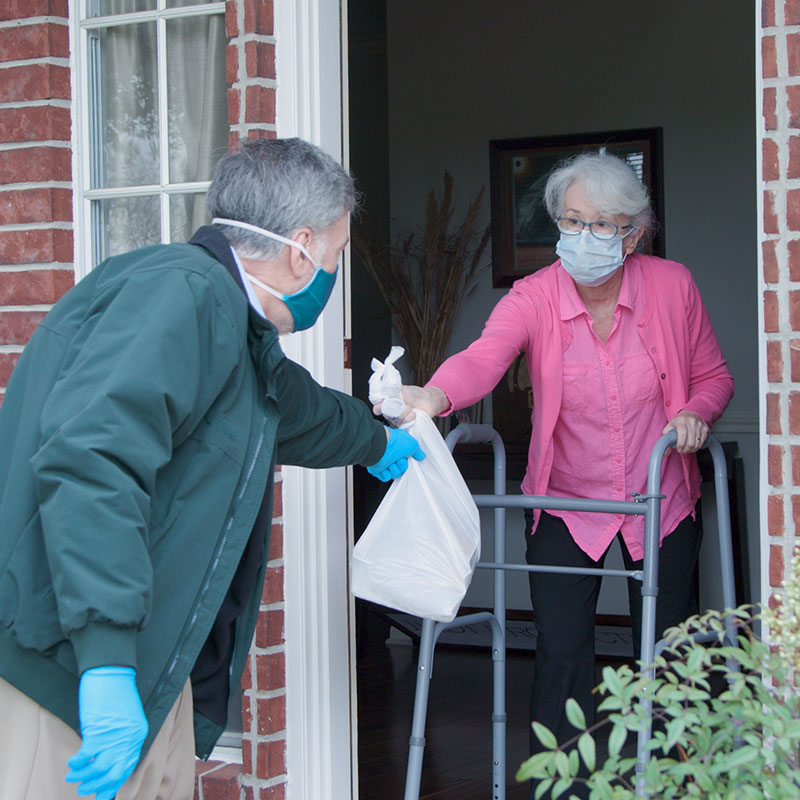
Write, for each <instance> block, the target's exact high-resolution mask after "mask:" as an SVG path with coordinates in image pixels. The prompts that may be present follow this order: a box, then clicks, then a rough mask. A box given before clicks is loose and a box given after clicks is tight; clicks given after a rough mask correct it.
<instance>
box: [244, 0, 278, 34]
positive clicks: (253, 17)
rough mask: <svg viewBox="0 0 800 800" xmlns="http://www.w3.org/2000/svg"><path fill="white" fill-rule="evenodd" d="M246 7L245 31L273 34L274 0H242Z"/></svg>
mask: <svg viewBox="0 0 800 800" xmlns="http://www.w3.org/2000/svg"><path fill="white" fill-rule="evenodd" d="M241 2H242V6H243V7H244V31H243V33H257V34H259V35H261V36H272V34H273V31H274V24H273V13H272V0H241Z"/></svg>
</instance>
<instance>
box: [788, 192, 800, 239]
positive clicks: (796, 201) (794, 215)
mask: <svg viewBox="0 0 800 800" xmlns="http://www.w3.org/2000/svg"><path fill="white" fill-rule="evenodd" d="M786 221H787V224H788V226H789V230H790V231H799V230H800V189H789V191H788V192H786Z"/></svg>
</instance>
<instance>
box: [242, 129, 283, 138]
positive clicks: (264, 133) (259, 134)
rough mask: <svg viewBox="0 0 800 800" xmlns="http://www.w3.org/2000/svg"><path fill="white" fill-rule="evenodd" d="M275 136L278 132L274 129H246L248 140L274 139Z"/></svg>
mask: <svg viewBox="0 0 800 800" xmlns="http://www.w3.org/2000/svg"><path fill="white" fill-rule="evenodd" d="M277 137H278V134H277V133H276V132H275V131H268V130H265V129H264V128H253V129H251V130H249V131H247V138H248V140H250V141H252V140H253V139H276V138H277Z"/></svg>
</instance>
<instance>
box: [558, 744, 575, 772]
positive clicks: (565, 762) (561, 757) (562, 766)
mask: <svg viewBox="0 0 800 800" xmlns="http://www.w3.org/2000/svg"><path fill="white" fill-rule="evenodd" d="M556 771H557V772H558V774H559V775H560V776H561V777H562V778H569V777H570V776H571V775H572V773H571V772H570V769H569V757H568V756H567V754H566V753H565V752H564V751H563V750H559V751H558V752H557V753H556Z"/></svg>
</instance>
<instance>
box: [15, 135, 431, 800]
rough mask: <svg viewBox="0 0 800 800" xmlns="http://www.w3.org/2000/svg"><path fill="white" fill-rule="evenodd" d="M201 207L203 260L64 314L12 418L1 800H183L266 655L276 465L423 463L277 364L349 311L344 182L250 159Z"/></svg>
mask: <svg viewBox="0 0 800 800" xmlns="http://www.w3.org/2000/svg"><path fill="white" fill-rule="evenodd" d="M207 204H208V208H209V210H210V212H211V214H212V216H213V217H214V222H213V224H212V225H211V226H207V227H204V228H201V229H200V230H199V231H198V232H197V233H196V234H195V236H194V238H193V239H192V240H191V242H189V243H188V244H169V245H156V246H153V247H147V248H144V249H142V250H137V251H134V252H131V253H127V254H124V255H119V256H115V257H112V258H110V259H108V260H106V261H105V262H104V263H103V264H101V265H100V266H99V267H97V269H95V270H94V271H93V272H92V273H91V274H90V275H89V276H88V277H86V278H84V279H83V280H82V281H81V282H80V283H78V284H77V285H76V286H75V287H74V288H73V289H72V290H71V291H70V292H68V293H67V294H66V295H65V296H64V297H63V298H62V299H61V301H59V302H58V303H57V304H56V305H55V307H54V308H53V309H52V310H51V311H50V313H49V314H48V315H47V317H46V318H45V319H44V321H43V322H42V323H41V325H40V326H39V328H38V329H37V330H36V332H35V333H34V335H33V337H32V338H31V340H30V342H29V344H28V346H27V347H26V349H25V351H24V353H23V354H22V356H21V358H20V360H19V363H18V365H17V367H16V369H15V371H14V373H13V375H12V376H11V379H10V381H9V384H8V388H7V391H6V394H5V398H4V401H3V404H2V406H1V407H0V708H1V709H2V710H3V715H4V718H3V721H2V725H0V754H2V756H1V758H2V760H3V769H1V770H0V796H1V797H3V798H4V799H7V800H22V799H23V798H25V800H34V798H35V800H41V798H44V797H46V798H48V800H61V798H75V797H76V792H77V794H78V795H89V794H94V793H96V797H97V798H98V800H110V799H111V798H113V797H115V796H116V797H117V798H118V800H131V799H132V798H137V799H138V800H144V798H155V797H158V798H164V799H165V800H167V799H169V800H186V799H187V798H190V797H191V796H192V793H193V788H192V787H193V781H194V753H195V752H196V753H197V754H198V755H199V756H201V757H207V756H208V755H209V753H210V752H211V749H212V748H213V746H214V743H215V742H216V740H217V738H218V737H219V734H220V733H221V731H222V730H223V728H224V727H225V722H226V709H227V704H228V698H229V696H230V693H231V692H232V691H234V689H235V687H236V685H237V684H238V682H239V679H240V676H241V672H242V668H243V665H244V660H245V658H246V656H247V652H248V649H249V647H250V643H251V641H252V635H253V630H254V627H255V622H256V617H257V613H258V606H259V599H260V596H261V585H262V583H263V580H264V574H265V569H266V554H267V550H268V537H269V531H270V523H271V517H272V509H271V504H272V480H273V472H274V467H275V464H276V463H280V464H298V465H302V466H306V467H318V468H322V467H332V466H339V465H344V464H354V463H355V464H364V465H367V466H368V469H369V470H370V472H372V473H373V474H375V475H376V476H377V477H379V478H380V479H381V480H389V479H391V478H393V477H397V476H398V475H400V474H401V473H402V472H403V471H404V470H405V468H406V466H407V459H408V458H410V457H414V458H417V459H420V458H424V454H423V453H422V452H421V450H420V449H419V446H418V445H417V443H416V441H415V440H414V439H413V437H411V436H410V435H408V434H407V433H405V432H403V431H398V430H390V429H388V428H385V427H384V426H383V425H381V424H380V423H379V422H377V421H376V420H375V419H374V418H373V417H372V415H371V412H370V410H369V409H368V407H367V406H366V405H365V404H363V403H361V402H359V401H357V400H354V399H353V398H352V397H349V396H347V395H344V394H342V393H340V392H336V391H333V390H331V389H326V388H324V387H322V386H320V385H318V384H317V383H316V382H315V381H314V380H313V379H312V378H311V376H310V375H309V374H308V372H307V371H306V370H304V369H303V368H302V367H300V366H299V365H298V364H296V363H294V362H292V361H290V360H289V359H287V358H286V357H285V355H284V354H283V352H282V351H281V347H280V343H279V339H278V336H279V334H282V333H288V332H291V331H294V330H302V329H304V328H309V327H311V325H313V324H314V322H315V321H316V319H317V317H318V315H319V313H320V312H321V311H322V308H323V306H324V305H325V303H326V301H327V300H328V297H329V296H330V293H331V289H332V288H333V283H334V281H335V278H336V268H337V260H338V258H339V256H340V255H341V253H342V250H343V249H344V247H345V246H346V244H347V240H348V221H349V214H350V212H351V211H352V210H353V208H354V206H355V191H354V187H353V182H352V179H351V177H350V176H349V175H348V174H347V172H345V170H343V169H342V167H341V166H340V165H339V164H337V163H336V161H334V160H333V159H332V158H330V156H328V155H326V154H325V153H323V152H322V151H321V150H319V149H318V148H316V147H314V146H313V145H311V144H309V143H307V142H304V141H302V140H298V139H286V140H278V139H275V140H259V141H254V142H250V143H247V144H245V145H243V146H242V148H241V149H240V150H239V151H237V152H235V153H231V154H228V155H227V156H225V157H224V158H222V159H221V161H220V162H219V164H218V165H217V169H216V171H215V174H214V179H213V181H212V184H211V187H210V189H209V192H208V197H207ZM370 465H371V466H370ZM76 751H77V752H76ZM67 760H69V768H70V771H69V773H68V774H67V776H66V781H65V780H64V775H65V773H66V771H67ZM137 764H139V767H138V768H136V767H137ZM134 770H135V771H134ZM76 784H77V787H76Z"/></svg>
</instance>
